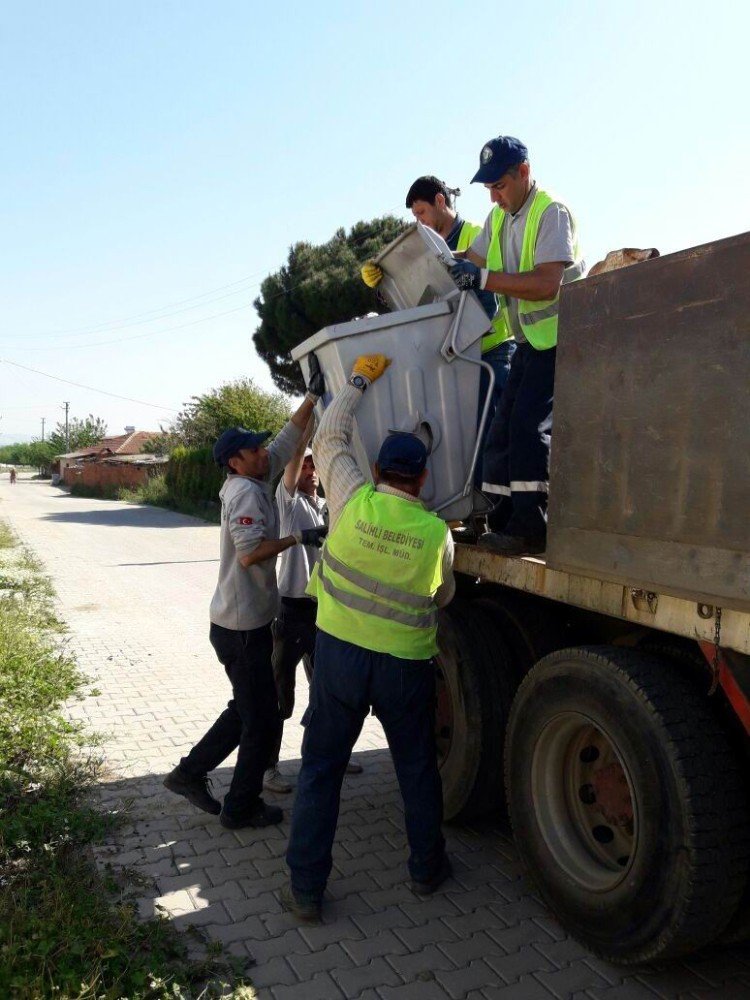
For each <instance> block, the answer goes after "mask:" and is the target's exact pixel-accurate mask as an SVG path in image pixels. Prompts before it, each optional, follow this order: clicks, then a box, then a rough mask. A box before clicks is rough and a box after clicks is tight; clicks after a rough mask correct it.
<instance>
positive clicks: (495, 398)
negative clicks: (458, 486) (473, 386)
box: [474, 338, 516, 489]
mask: <svg viewBox="0 0 750 1000" xmlns="http://www.w3.org/2000/svg"><path fill="white" fill-rule="evenodd" d="M515 350H516V342H515V340H513V339H512V338H510V339H508V340H504V341H503V342H502V344H497V345H496V346H495V347H493V348H491V349H490V350H489V351H487V353H486V354H483V355H482V361H485V362H486V363H487V364H489V365H490V366H491V367H492V371H493V372H494V374H495V382H494V385H493V386H492V400H491V401H490V409H489V412H488V414H487V422H486V423H485V425H484V431H483V432H482V439H481V441H480V442H479V454H478V455H477V464H476V468H475V469H474V485H475V486H476V487H477V489H481V487H482V480H483V476H482V455H483V453H484V446H485V443H486V441H487V435H488V434H489V432H490V427H491V426H492V418H493V417H494V415H495V412H496V410H497V407H498V404H499V402H500V397H501V396H502V394H503V389H504V388H505V383H506V382H507V381H508V375H509V374H510V363H511V361H512V360H513V355H514V354H515ZM479 371H480V375H479V407H478V409H477V425H478V424H479V421H480V420H481V419H482V410H483V409H484V404H485V402H486V400H487V388H488V387H489V384H490V376H489V374H488V373H487V369H486V368H480V369H479Z"/></svg>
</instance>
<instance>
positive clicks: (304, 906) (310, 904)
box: [279, 882, 320, 924]
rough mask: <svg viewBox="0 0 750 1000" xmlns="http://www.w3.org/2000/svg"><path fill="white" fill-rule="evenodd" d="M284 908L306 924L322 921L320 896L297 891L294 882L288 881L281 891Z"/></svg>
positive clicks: (280, 895)
mask: <svg viewBox="0 0 750 1000" xmlns="http://www.w3.org/2000/svg"><path fill="white" fill-rule="evenodd" d="M279 899H280V900H281V906H282V909H284V910H286V911H287V913H291V914H293V916H295V917H296V918H297V920H301V921H302V922H303V923H305V924H319V923H320V897H319V896H314V895H313V894H312V893H296V892H295V891H294V889H292V883H291V882H287V884H286V885H284V886H282V887H281V891H280V893H279Z"/></svg>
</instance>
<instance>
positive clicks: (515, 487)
mask: <svg viewBox="0 0 750 1000" xmlns="http://www.w3.org/2000/svg"><path fill="white" fill-rule="evenodd" d="M472 183H483V184H484V186H485V188H487V190H488V191H489V194H490V198H491V200H492V201H493V202H494V206H495V207H494V208H493V210H492V211H491V212H490V214H489V216H488V217H487V220H486V222H485V224H484V228H483V229H482V232H481V233H480V234H479V235H478V236H477V237H476V239H475V240H474V242H473V243H472V245H471V247H470V248H469V250H468V251H467V253H466V259H462V260H457V261H456V263H455V265H454V267H453V268H452V269H451V274H452V275H453V277H454V279H455V280H456V282H457V284H458V285H459V287H461V288H471V289H474V290H475V291H477V290H479V291H481V290H484V291H490V292H494V293H495V294H496V295H497V296H498V297H499V305H500V308H499V317H500V318H501V320H502V322H504V323H505V325H506V327H507V329H508V330H509V331H510V333H511V334H512V335H513V337H514V339H515V341H516V343H517V344H518V347H517V350H516V352H515V354H514V356H513V361H512V364H511V369H510V375H509V377H508V381H507V383H506V386H505V389H504V391H503V395H502V398H501V400H500V404H499V406H498V408H497V410H496V412H495V416H494V418H493V421H492V424H491V426H490V430H489V434H488V436H487V441H486V445H485V450H484V456H483V482H482V489H483V490H484V491H485V492H488V493H491V494H495V495H496V496H498V497H499V498H501V501H500V502H499V504H498V507H497V509H496V510H495V512H494V513H493V514H492V515H490V527H491V528H492V529H493V530H492V531H491V532H488V533H487V534H486V535H484V536H483V537H482V539H481V543H482V544H484V545H486V546H487V547H488V548H491V549H493V550H494V551H496V552H500V553H503V554H505V555H530V554H533V553H538V552H543V551H544V548H545V546H546V536H547V494H548V490H549V450H550V434H551V431H552V397H553V387H554V379H555V354H556V347H557V313H558V303H559V298H560V288H561V286H562V285H564V284H567V283H568V282H570V281H576V280H577V279H579V278H582V277H583V275H584V272H585V264H584V262H583V259H582V257H581V253H580V250H579V247H578V236H577V232H576V223H575V220H574V218H573V215H572V213H571V212H570V209H568V208H567V207H566V206H565V205H564V204H563V203H562V202H560V201H559V200H558V199H556V198H554V197H553V196H552V195H550V194H548V193H547V192H546V191H543V190H542V189H541V188H539V187H538V186H537V184H536V182H535V181H534V180H533V179H532V176H531V167H530V166H529V157H528V150H527V148H526V146H524V144H523V143H522V142H520V141H519V140H518V139H515V138H513V137H512V136H503V135H500V136H497V137H496V138H495V139H490V141H489V142H488V143H486V144H485V146H484V147H483V148H482V151H481V153H480V158H479V170H478V171H477V173H476V174H475V175H474V177H473V178H472Z"/></svg>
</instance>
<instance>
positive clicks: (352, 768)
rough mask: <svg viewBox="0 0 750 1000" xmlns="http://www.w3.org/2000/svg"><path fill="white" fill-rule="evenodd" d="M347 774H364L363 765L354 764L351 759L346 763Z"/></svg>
mask: <svg viewBox="0 0 750 1000" xmlns="http://www.w3.org/2000/svg"><path fill="white" fill-rule="evenodd" d="M346 773H347V774H362V765H361V764H353V763H352V762H351V761H349V763H348V764H347V765H346Z"/></svg>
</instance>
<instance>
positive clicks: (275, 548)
mask: <svg viewBox="0 0 750 1000" xmlns="http://www.w3.org/2000/svg"><path fill="white" fill-rule="evenodd" d="M296 544H297V539H296V538H295V537H294V535H287V536H286V538H265V539H264V540H263V541H262V542H261V543H260V544H259V545H257V546H256V547H255V548H254V549H253V551H252V552H246V553H245V554H244V555H239V556H237V558H238V559H239V562H240V565H241V566H243V567H244V568H245V569H247V568H248V566H255V564H256V563H262V562H266V561H267V560H268V559H275V558H276V556H277V555H279V553H281V552H284V551H285V550H286V549H291V547H292V546H293V545H296Z"/></svg>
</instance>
